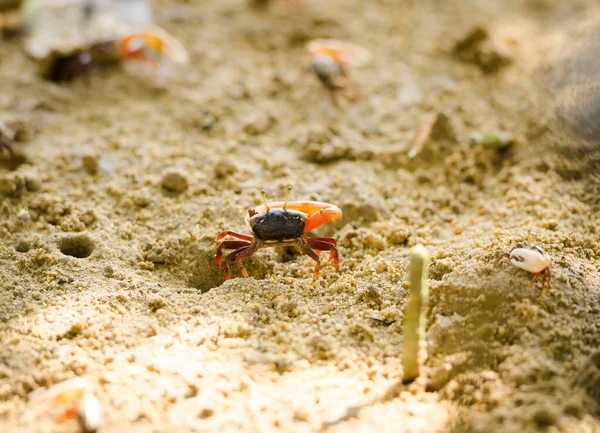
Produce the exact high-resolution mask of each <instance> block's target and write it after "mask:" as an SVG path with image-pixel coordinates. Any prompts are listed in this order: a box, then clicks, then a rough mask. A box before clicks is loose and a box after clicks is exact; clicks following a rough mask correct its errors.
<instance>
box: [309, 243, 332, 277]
mask: <svg viewBox="0 0 600 433" xmlns="http://www.w3.org/2000/svg"><path fill="white" fill-rule="evenodd" d="M306 243H307V245H308V247H309V248H311V249H313V250H322V251H329V259H330V260H333V265H334V266H335V270H336V271H339V270H340V259H339V254H338V250H337V248H336V247H335V244H333V243H331V242H327V241H323V240H320V239H307V240H306Z"/></svg>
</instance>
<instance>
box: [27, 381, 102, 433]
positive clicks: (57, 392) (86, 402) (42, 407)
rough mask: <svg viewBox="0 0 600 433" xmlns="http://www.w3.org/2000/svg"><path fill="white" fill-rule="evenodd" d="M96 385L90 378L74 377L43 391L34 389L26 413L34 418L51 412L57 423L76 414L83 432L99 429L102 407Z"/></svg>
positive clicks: (90, 432) (72, 417)
mask: <svg viewBox="0 0 600 433" xmlns="http://www.w3.org/2000/svg"><path fill="white" fill-rule="evenodd" d="M93 388H94V387H93V385H92V383H91V382H90V381H89V380H88V379H86V378H83V377H75V378H73V379H69V380H66V381H64V382H60V383H58V384H56V385H54V386H51V387H50V388H48V389H45V390H43V391H34V392H32V393H31V396H30V400H29V403H28V405H27V411H26V413H27V415H28V416H29V417H31V418H32V419H37V418H38V417H39V416H40V415H42V414H45V413H52V414H54V415H55V417H56V418H55V422H56V423H57V424H60V423H63V422H65V421H67V420H70V419H74V418H77V420H78V421H79V424H80V426H81V430H82V431H83V432H85V433H93V432H96V431H97V430H98V429H99V428H100V426H101V425H102V420H103V411H102V406H101V404H100V401H99V400H98V399H97V398H96V396H95V395H94V392H93V391H94V389H93Z"/></svg>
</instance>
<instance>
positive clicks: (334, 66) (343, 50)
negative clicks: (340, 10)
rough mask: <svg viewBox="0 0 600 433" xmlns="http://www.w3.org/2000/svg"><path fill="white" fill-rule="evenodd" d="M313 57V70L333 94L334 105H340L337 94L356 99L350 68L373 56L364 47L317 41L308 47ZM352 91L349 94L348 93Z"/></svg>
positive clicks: (363, 62)
mask: <svg viewBox="0 0 600 433" xmlns="http://www.w3.org/2000/svg"><path fill="white" fill-rule="evenodd" d="M306 49H307V51H308V53H309V54H310V56H311V59H312V62H311V66H312V70H313V71H314V73H315V74H316V75H317V78H319V80H320V81H321V83H322V84H323V85H324V86H325V87H326V88H327V89H328V90H329V91H331V92H332V97H333V98H334V99H333V100H334V103H335V104H336V105H339V104H338V101H337V99H336V98H335V94H336V93H338V92H341V91H343V92H346V96H347V98H348V99H349V100H350V101H353V100H354V99H356V97H357V94H356V91H353V90H352V87H353V85H352V81H351V80H350V68H351V67H359V66H362V65H364V64H365V63H367V62H368V61H369V60H370V58H371V54H370V53H369V51H367V50H366V49H365V48H363V47H359V46H358V45H354V44H350V43H347V42H341V41H337V40H335V39H315V40H313V41H311V42H309V44H308V45H307V47H306ZM349 90H352V92H351V93H350V94H349V93H348V91H349Z"/></svg>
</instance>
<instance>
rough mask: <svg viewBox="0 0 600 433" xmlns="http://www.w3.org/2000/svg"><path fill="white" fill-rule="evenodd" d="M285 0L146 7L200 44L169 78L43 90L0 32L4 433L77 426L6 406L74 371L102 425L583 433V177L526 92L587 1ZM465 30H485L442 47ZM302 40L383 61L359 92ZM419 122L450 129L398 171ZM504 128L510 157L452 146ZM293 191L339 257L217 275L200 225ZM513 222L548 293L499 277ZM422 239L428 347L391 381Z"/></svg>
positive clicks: (592, 195)
mask: <svg viewBox="0 0 600 433" xmlns="http://www.w3.org/2000/svg"><path fill="white" fill-rule="evenodd" d="M298 3H299V2H297V3H296V4H295V3H294V2H291V4H290V2H283V3H282V4H279V5H275V7H274V8H272V10H271V11H270V12H260V11H254V10H252V9H250V8H248V6H247V4H246V3H244V2H242V1H241V0H239V1H238V0H236V1H234V0H226V1H212V2H191V1H190V2H181V3H176V2H174V1H164V2H161V4H160V5H159V6H161V7H162V12H161V13H160V14H159V16H158V23H159V24H161V25H163V26H164V27H165V28H167V29H168V30H169V31H171V32H172V33H173V34H175V35H176V36H177V37H178V38H179V39H180V40H181V41H182V42H183V43H184V44H185V45H186V46H187V47H188V49H189V51H190V55H191V61H192V64H191V66H190V67H189V68H188V69H187V70H185V71H182V72H181V76H179V77H177V79H176V80H174V82H173V83H172V84H171V85H170V86H169V87H168V88H166V89H161V88H158V87H157V86H155V85H153V84H152V82H150V81H149V80H143V79H140V78H137V77H133V76H131V75H129V74H127V73H126V72H125V71H123V70H122V69H120V68H106V69H98V70H95V71H93V73H92V74H91V77H89V79H85V78H82V79H80V80H77V81H76V82H74V83H72V84H68V85H60V86H59V85H55V84H52V83H49V82H45V81H43V80H41V79H40V78H39V75H38V69H37V66H36V64H35V63H34V62H33V61H31V60H29V59H27V57H26V56H25V55H24V54H23V53H22V51H21V49H20V45H19V40H18V39H17V38H7V39H4V40H0V77H1V79H0V123H1V124H2V125H3V128H4V130H5V131H6V133H7V134H10V135H11V136H12V135H15V136H14V139H15V149H16V151H17V152H18V154H19V157H18V161H17V164H15V163H14V162H11V161H9V160H8V159H7V157H6V155H5V157H4V159H3V160H2V167H1V168H0V197H1V200H2V201H1V206H0V347H1V351H0V431H2V432H11V433H20V432H50V431H52V432H75V431H77V429H78V427H77V424H76V423H75V421H69V422H66V423H63V424H60V425H57V426H55V425H53V421H52V419H51V418H50V417H41V418H39V419H36V420H27V419H25V418H26V417H24V416H23V412H24V409H25V405H26V402H27V396H28V393H30V392H31V391H32V390H35V389H38V388H41V387H45V386H49V385H52V384H54V383H57V382H60V381H62V380H65V379H68V378H71V377H74V376H84V375H87V376H89V377H90V378H92V380H93V381H94V382H95V383H96V384H97V395H98V397H99V398H100V400H101V401H102V403H103V405H104V407H105V411H106V417H105V424H104V427H103V428H102V432H106V433H119V432H128V433H133V432H135V433H138V432H140V433H142V432H192V431H201V432H254V431H257V432H313V431H326V432H354V431H356V432H358V431H360V432H377V431H393V432H411V433H416V432H444V433H453V432H503V433H512V432H519V433H528V432H542V431H543V432H577V433H585V432H598V431H600V418H599V414H600V352H599V349H598V348H599V347H600V234H599V227H600V213H599V203H600V201H599V198H600V194H599V188H598V179H597V177H595V176H596V173H597V170H596V169H595V168H594V167H595V166H594V165H593V164H590V163H589V160H590V158H591V159H593V154H587V156H583V157H582V156H581V154H576V153H575V152H572V151H569V149H567V151H566V152H565V151H564V150H559V148H560V146H558V144H561V143H562V144H564V143H563V142H561V143H558V142H557V140H556V138H555V135H554V133H553V132H551V128H549V126H552V116H551V113H552V110H551V109H552V107H553V106H554V105H555V104H556V103H557V100H556V95H552V96H553V97H551V98H547V97H546V96H545V95H544V94H543V93H542V91H541V89H542V88H545V86H544V76H545V75H544V74H545V72H546V71H547V70H548V63H550V60H549V59H551V53H552V50H553V49H554V48H555V47H556V41H558V40H564V38H565V37H566V36H565V35H566V34H567V33H568V32H567V31H568V30H569V29H572V28H573V27H575V26H576V25H577V23H580V22H581V21H582V20H583V19H584V18H589V17H590V16H593V15H594V14H595V13H596V12H598V5H597V4H596V3H595V2H592V1H583V0H578V1H574V2H552V1H550V0H522V1H485V2H484V1H482V2H477V1H475V0H469V1H458V0H456V1H446V2H441V1H439V2H438V1H424V2H420V1H419V2H417V1H405V2H400V1H394V0H388V1H384V0H377V1H375V0H373V1H359V0H332V1H328V2H316V1H315V2H313V3H307V4H306V5H302V4H298ZM477 26H480V27H481V28H483V29H484V30H485V31H486V32H487V33H488V37H487V39H485V40H484V41H483V42H482V43H481V44H479V45H475V46H467V47H466V49H465V50H463V51H462V52H460V53H455V52H453V50H454V47H455V45H456V43H457V42H459V41H461V40H464V39H465V38H466V37H467V36H468V35H469V34H470V32H471V31H472V29H473V28H475V27H477ZM315 37H335V38H339V39H344V40H348V41H352V42H357V43H360V44H362V45H363V46H365V47H367V48H368V49H370V50H371V51H372V53H373V61H372V63H371V64H370V65H369V66H367V67H365V68H363V69H361V70H357V71H355V72H356V73H355V74H354V79H355V81H356V82H357V84H358V86H359V88H360V90H361V93H362V99H361V100H360V101H358V102H357V103H356V104H354V105H353V106H352V107H349V108H347V109H342V110H339V109H336V108H335V107H334V106H333V105H332V102H331V99H330V98H329V95H328V94H327V93H326V92H325V91H324V89H322V88H321V86H320V84H319V83H318V82H317V80H316V79H315V77H313V76H312V75H311V74H310V73H309V72H308V71H307V58H306V54H305V52H304V45H305V43H306V41H307V40H309V39H311V38H315ZM467 45H468V44H467ZM496 69H497V70H496ZM558 103H560V101H558ZM436 111H437V112H440V113H444V115H445V116H447V118H448V119H449V121H448V122H447V123H448V125H446V127H445V128H440V129H442V130H441V131H437V132H436V134H434V136H433V137H432V140H431V141H430V142H429V143H428V144H427V145H426V147H425V150H424V151H423V153H422V154H421V155H419V156H418V157H417V158H415V159H414V160H409V159H408V158H407V157H406V152H407V150H408V148H409V147H410V145H411V143H412V140H413V139H414V137H415V135H416V133H417V131H418V130H419V128H420V126H421V124H422V123H423V122H424V120H425V118H426V116H427V115H428V113H433V112H436ZM496 128H499V129H502V130H505V131H510V132H511V133H512V134H513V135H514V136H515V137H516V143H515V144H514V145H513V146H512V147H511V148H510V149H508V150H506V151H501V152H500V151H497V150H494V149H484V148H481V147H472V146H470V145H469V144H468V142H467V137H468V135H469V133H470V132H471V131H473V130H480V129H482V130H486V129H496ZM571 150H572V149H571ZM590 155H592V156H590ZM83 161H85V164H84V163H83ZM95 163H98V164H99V171H98V173H97V174H90V173H89V172H88V171H89V170H90V169H91V171H93V166H94V164H95ZM84 166H85V167H87V168H88V171H86V170H85V167H84ZM173 173H176V174H175V175H174V174H173ZM178 175H180V176H181V177H178ZM166 177H167V178H168V177H170V178H171V182H172V183H174V185H172V186H174V187H175V188H176V189H177V188H180V189H181V191H179V192H175V191H170V190H168V189H165V187H164V185H165V182H167V184H168V183H169V182H168V180H165V178H166ZM173 179H175V180H174V181H173ZM288 184H290V185H293V188H294V189H293V192H292V198H293V199H296V200H301V199H313V200H322V201H328V202H332V203H336V204H338V205H339V206H341V207H342V208H343V210H344V218H343V219H342V220H341V221H339V222H336V223H331V224H328V225H326V226H323V227H322V228H320V229H319V231H318V233H320V234H321V235H324V236H334V237H336V238H337V239H338V242H339V250H340V255H341V272H340V273H339V274H338V273H336V272H335V271H334V269H333V266H332V265H331V263H329V262H326V263H325V264H324V266H323V268H322V272H321V277H320V278H319V280H318V281H317V282H316V283H313V282H312V280H311V276H312V269H313V266H314V265H313V262H312V261H311V259H310V258H308V257H306V256H303V255H299V254H298V253H297V252H295V251H293V250H284V251H277V250H275V249H273V250H261V251H260V252H259V253H257V254H256V255H255V256H253V257H252V258H250V259H249V260H248V261H247V269H248V270H249V272H250V273H251V275H252V276H253V278H252V279H243V278H237V277H239V273H237V271H236V272H235V273H234V276H235V277H236V278H233V279H231V280H230V281H228V282H223V279H222V277H221V274H220V271H219V270H218V269H217V268H216V266H215V265H214V252H215V249H216V246H217V243H216V241H215V237H216V234H217V233H219V232H220V231H221V230H224V229H231V230H237V231H242V232H246V233H249V228H248V227H246V226H245V224H244V219H243V216H244V212H245V210H246V209H247V208H248V207H251V206H256V205H259V204H260V193H259V191H260V189H261V188H264V189H266V190H267V192H268V193H269V195H270V197H272V198H273V199H280V198H282V197H283V194H284V188H285V186H286V185H288ZM529 231H531V233H532V234H533V235H534V236H535V241H536V243H537V244H539V245H540V246H542V247H543V248H545V249H546V250H547V252H548V253H549V254H550V255H551V257H552V260H553V273H554V277H553V280H552V286H551V288H550V290H549V292H548V293H547V294H542V293H541V291H540V288H539V286H538V287H536V288H535V289H534V290H532V291H528V290H527V285H528V283H529V281H530V277H531V275H530V274H528V273H527V272H525V271H523V270H519V269H518V268H516V267H514V266H512V265H510V264H508V263H504V264H503V265H500V266H494V262H495V260H496V258H497V257H498V254H499V252H500V251H506V250H509V249H510V247H512V246H513V245H514V244H515V243H516V242H518V241H520V240H523V239H524V238H525V237H526V236H527V233H528V232H529ZM417 243H422V244H423V245H425V246H426V247H427V249H428V250H429V252H430V253H431V256H432V264H431V268H430V276H431V302H430V306H429V310H430V311H429V331H428V340H429V359H428V361H427V365H426V372H425V375H426V380H423V381H420V382H418V383H415V384H412V385H402V384H401V378H402V366H401V362H400V359H401V351H402V318H403V313H402V311H403V306H404V302H405V299H406V294H407V287H408V284H407V277H408V272H407V271H408V252H409V249H410V247H411V246H413V245H416V244H417ZM372 318H376V319H382V321H376V320H373V319H372Z"/></svg>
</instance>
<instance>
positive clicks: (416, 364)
mask: <svg viewBox="0 0 600 433" xmlns="http://www.w3.org/2000/svg"><path fill="white" fill-rule="evenodd" d="M428 266H429V254H428V252H427V250H426V249H425V247H424V246H422V245H417V246H415V247H413V248H412V249H411V250H410V297H409V300H408V304H407V305H406V307H405V309H404V347H403V350H402V365H403V368H404V377H403V378H402V381H403V382H405V383H406V382H412V381H413V380H415V379H416V378H417V377H419V368H420V365H421V363H422V362H423V361H424V360H425V358H426V357H427V348H426V344H427V343H426V341H425V328H426V326H427V300H428V298H429V285H428V277H427V268H428Z"/></svg>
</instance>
